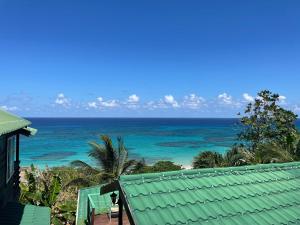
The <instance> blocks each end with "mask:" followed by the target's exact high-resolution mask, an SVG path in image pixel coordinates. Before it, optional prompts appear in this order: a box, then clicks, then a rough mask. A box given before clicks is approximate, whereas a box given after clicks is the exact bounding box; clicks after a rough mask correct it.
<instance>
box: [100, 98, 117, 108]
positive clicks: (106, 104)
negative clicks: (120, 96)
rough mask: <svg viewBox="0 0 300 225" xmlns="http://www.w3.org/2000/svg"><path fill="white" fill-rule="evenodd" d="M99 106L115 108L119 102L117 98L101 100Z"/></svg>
mask: <svg viewBox="0 0 300 225" xmlns="http://www.w3.org/2000/svg"><path fill="white" fill-rule="evenodd" d="M100 106H103V107H107V108H115V107H118V106H119V103H118V101H117V100H115V99H113V100H108V101H101V102H100Z"/></svg>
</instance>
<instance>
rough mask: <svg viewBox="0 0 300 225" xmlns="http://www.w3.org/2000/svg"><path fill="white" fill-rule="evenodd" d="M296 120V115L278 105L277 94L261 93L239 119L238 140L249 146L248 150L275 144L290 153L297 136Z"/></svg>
mask: <svg viewBox="0 0 300 225" xmlns="http://www.w3.org/2000/svg"><path fill="white" fill-rule="evenodd" d="M296 119H297V115H295V114H294V113H293V112H291V111H289V110H286V109H284V108H282V107H281V106H280V105H279V95H278V94H273V93H272V92H270V91H267V90H265V91H261V92H259V93H258V97H257V98H256V99H255V102H254V103H249V104H248V106H247V107H246V110H245V115H244V116H243V117H242V118H241V124H242V126H243V130H242V132H241V133H240V134H239V140H241V141H244V142H245V143H246V144H249V145H250V146H249V147H250V150H255V148H256V147H257V146H258V145H260V144H264V143H270V142H276V143H277V144H279V145H281V146H283V147H284V148H286V149H289V150H290V151H291V150H292V148H293V144H294V142H295V141H296V139H297V136H298V131H297V129H296V127H295V121H296Z"/></svg>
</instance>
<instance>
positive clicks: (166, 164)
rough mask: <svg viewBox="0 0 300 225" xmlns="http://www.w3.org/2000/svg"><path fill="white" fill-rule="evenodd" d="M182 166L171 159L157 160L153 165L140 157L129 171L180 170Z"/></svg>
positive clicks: (135, 172)
mask: <svg viewBox="0 0 300 225" xmlns="http://www.w3.org/2000/svg"><path fill="white" fill-rule="evenodd" d="M181 169H182V166H180V165H177V164H175V163H174V162H171V161H158V162H156V163H154V164H153V165H147V164H146V162H145V160H144V159H142V160H141V161H138V162H137V163H136V165H135V166H134V168H133V169H132V170H131V173H134V174H138V173H156V172H167V171H175V170H181Z"/></svg>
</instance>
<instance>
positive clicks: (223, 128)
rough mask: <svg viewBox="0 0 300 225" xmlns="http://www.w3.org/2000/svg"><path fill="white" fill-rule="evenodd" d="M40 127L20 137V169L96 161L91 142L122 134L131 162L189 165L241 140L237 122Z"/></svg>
mask: <svg viewBox="0 0 300 225" xmlns="http://www.w3.org/2000/svg"><path fill="white" fill-rule="evenodd" d="M30 120H31V121H32V127H34V128H37V129H38V133H37V134H36V136H34V137H30V138H26V137H22V139H21V165H22V166H28V165H30V164H31V163H34V164H35V165H39V166H40V167H45V166H46V165H48V166H60V165H68V164H69V163H70V162H71V161H72V160H77V159H80V160H84V161H86V162H88V163H93V161H92V160H91V159H90V158H89V157H88V151H89V150H90V148H89V145H88V142H89V141H93V140H99V139H98V137H99V135H100V134H107V135H110V136H111V137H112V138H116V137H117V136H122V137H123V138H124V141H125V145H126V147H127V148H128V149H129V155H130V157H131V158H135V159H139V158H145V159H146V161H147V162H148V163H153V162H155V161H157V160H172V161H174V162H176V163H179V164H181V165H185V166H187V165H190V164H191V162H192V160H193V157H194V156H196V155H197V154H198V153H199V152H201V151H206V150H213V151H217V152H221V153H223V152H224V151H226V150H227V149H228V148H229V147H230V146H231V145H232V144H233V143H234V142H235V139H236V134H237V133H238V130H239V127H238V125H237V124H238V121H237V120H236V119H103V118H101V119H100V118H67V119H66V118H51V119H50V118H30Z"/></svg>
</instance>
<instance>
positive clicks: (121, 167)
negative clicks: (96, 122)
mask: <svg viewBox="0 0 300 225" xmlns="http://www.w3.org/2000/svg"><path fill="white" fill-rule="evenodd" d="M100 139H101V140H102V142H103V144H98V143H97V142H94V141H93V142H90V143H89V144H90V146H91V147H92V150H91V151H90V152H89V156H90V157H92V158H94V159H95V160H96V163H97V165H99V167H98V168H95V167H93V166H91V165H89V164H87V163H85V162H83V161H81V160H76V161H73V162H72V163H71V165H72V166H74V167H79V168H82V169H84V170H87V171H89V172H90V174H91V175H92V176H96V177H98V178H99V181H100V180H103V181H112V180H114V179H118V177H119V176H120V175H121V174H124V173H126V172H127V171H128V170H129V169H130V168H132V167H133V166H134V164H135V160H128V151H127V149H126V148H125V146H124V142H123V139H122V138H121V137H118V138H117V143H118V146H117V147H114V146H113V143H112V140H111V138H110V137H108V136H106V135H102V136H101V137H100ZM83 181H84V179H81V180H76V181H73V183H76V182H78V183H81V182H83Z"/></svg>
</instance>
